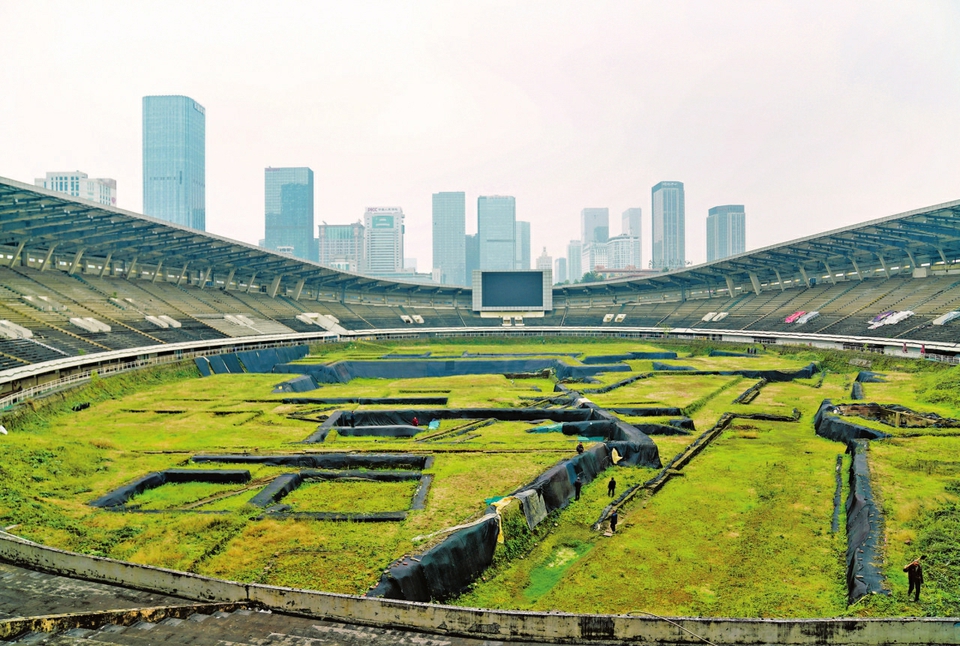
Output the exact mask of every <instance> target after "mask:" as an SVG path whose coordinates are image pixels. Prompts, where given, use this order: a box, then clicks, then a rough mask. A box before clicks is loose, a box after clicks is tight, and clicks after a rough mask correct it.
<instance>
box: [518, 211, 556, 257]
mask: <svg viewBox="0 0 960 646" xmlns="http://www.w3.org/2000/svg"><path fill="white" fill-rule="evenodd" d="M514 239H515V241H516V254H517V255H516V257H515V259H514V260H515V262H516V263H517V269H530V223H529V222H522V221H520V220H517V230H516V234H515V237H514ZM547 269H551V267H547Z"/></svg>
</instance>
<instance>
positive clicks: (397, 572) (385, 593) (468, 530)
mask: <svg viewBox="0 0 960 646" xmlns="http://www.w3.org/2000/svg"><path fill="white" fill-rule="evenodd" d="M499 532H500V521H499V519H498V517H497V516H496V514H491V515H489V516H487V517H485V518H484V519H482V520H481V521H480V522H478V523H477V524H475V525H472V526H470V527H465V528H463V529H461V530H459V531H457V532H455V533H453V534H451V535H450V536H448V537H447V538H446V539H444V540H443V542H441V543H440V544H438V545H436V546H435V547H433V548H431V549H429V550H427V551H426V552H424V553H423V554H419V555H417V557H416V558H413V557H410V556H405V557H403V558H401V559H399V560H397V561H396V562H394V563H393V564H392V565H391V566H390V567H389V568H388V569H387V571H386V572H385V573H384V574H383V576H382V577H381V578H380V582H379V583H378V584H377V585H376V587H374V588H373V589H372V590H370V591H369V592H367V596H368V597H384V598H387V599H406V600H407V601H445V600H447V599H450V598H452V597H455V596H457V595H458V594H460V593H461V592H463V591H464V590H465V589H466V587H467V586H468V585H469V584H470V583H471V582H472V581H473V580H474V579H476V578H477V577H478V576H479V575H480V574H481V573H482V572H483V571H484V570H486V569H487V568H488V567H490V564H491V563H493V553H494V551H495V550H496V547H497V535H498V534H499Z"/></svg>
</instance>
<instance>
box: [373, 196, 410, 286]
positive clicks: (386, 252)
mask: <svg viewBox="0 0 960 646" xmlns="http://www.w3.org/2000/svg"><path fill="white" fill-rule="evenodd" d="M403 218H404V215H403V209H401V208H399V207H395V206H388V207H370V208H368V209H367V210H366V212H365V213H364V215H363V226H364V239H363V247H364V253H363V255H364V266H365V268H364V270H363V273H365V274H370V275H373V276H380V275H384V274H396V273H399V272H402V271H403V268H404V266H403Z"/></svg>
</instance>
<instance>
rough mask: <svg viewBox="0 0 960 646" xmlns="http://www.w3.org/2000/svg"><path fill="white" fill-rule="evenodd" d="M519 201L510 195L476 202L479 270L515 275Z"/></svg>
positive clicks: (486, 196) (484, 197)
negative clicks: (500, 271) (494, 270)
mask: <svg viewBox="0 0 960 646" xmlns="http://www.w3.org/2000/svg"><path fill="white" fill-rule="evenodd" d="M516 235H517V201H516V200H515V199H514V198H513V197H511V196H508V195H481V196H480V197H479V198H478V199H477V237H478V238H479V241H480V244H479V247H480V269H499V270H503V271H512V270H513V269H514V268H515V267H516V255H517V248H516Z"/></svg>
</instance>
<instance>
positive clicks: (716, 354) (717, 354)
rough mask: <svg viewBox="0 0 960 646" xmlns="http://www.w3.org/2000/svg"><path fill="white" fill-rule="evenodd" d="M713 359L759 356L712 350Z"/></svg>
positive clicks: (756, 355)
mask: <svg viewBox="0 0 960 646" xmlns="http://www.w3.org/2000/svg"><path fill="white" fill-rule="evenodd" d="M709 356H711V357H758V356H760V355H758V354H747V353H746V352H730V351H728V350H711V351H710V355H709Z"/></svg>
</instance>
